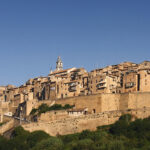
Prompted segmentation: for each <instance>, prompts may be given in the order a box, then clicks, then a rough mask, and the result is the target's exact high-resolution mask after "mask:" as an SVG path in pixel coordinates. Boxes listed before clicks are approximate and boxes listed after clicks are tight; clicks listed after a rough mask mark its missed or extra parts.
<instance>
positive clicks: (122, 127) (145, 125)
mask: <svg viewBox="0 0 150 150" xmlns="http://www.w3.org/2000/svg"><path fill="white" fill-rule="evenodd" d="M131 120H132V116H131V115H123V116H121V117H120V119H119V120H118V121H117V122H116V123H114V124H112V125H109V126H102V127H98V128H97V130H96V131H89V130H85V131H83V132H81V133H76V134H70V135H64V136H61V135H58V136H57V137H52V136H50V135H48V134H47V133H45V132H43V131H34V132H31V133H30V132H28V131H25V130H24V129H23V128H22V127H17V128H15V130H14V131H13V133H12V135H11V139H10V140H7V139H5V138H4V137H3V136H0V150H149V149H150V117H149V118H146V119H137V120H135V121H131Z"/></svg>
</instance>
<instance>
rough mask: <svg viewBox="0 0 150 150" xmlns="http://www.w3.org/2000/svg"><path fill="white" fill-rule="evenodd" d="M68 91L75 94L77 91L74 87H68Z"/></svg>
mask: <svg viewBox="0 0 150 150" xmlns="http://www.w3.org/2000/svg"><path fill="white" fill-rule="evenodd" d="M68 90H69V92H75V91H76V90H77V89H76V86H70V87H69V88H68Z"/></svg>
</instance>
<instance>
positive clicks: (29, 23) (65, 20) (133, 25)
mask: <svg viewBox="0 0 150 150" xmlns="http://www.w3.org/2000/svg"><path fill="white" fill-rule="evenodd" d="M58 55H60V56H61V57H62V60H63V62H64V68H70V67H84V68H86V69H87V70H88V71H90V70H92V69H94V68H98V67H99V68H100V67H104V66H107V65H111V64H118V63H120V62H123V61H132V62H135V63H140V62H142V61H144V60H150V0H0V85H7V84H14V85H17V86H18V85H21V84H23V83H24V82H25V81H27V80H28V79H29V78H34V77H38V76H46V75H48V73H49V70H50V68H51V67H52V68H53V69H55V62H56V59H57V56H58Z"/></svg>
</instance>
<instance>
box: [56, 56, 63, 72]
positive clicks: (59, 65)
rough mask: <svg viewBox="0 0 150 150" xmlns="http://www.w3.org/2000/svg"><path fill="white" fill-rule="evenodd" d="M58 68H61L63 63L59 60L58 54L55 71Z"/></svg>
mask: <svg viewBox="0 0 150 150" xmlns="http://www.w3.org/2000/svg"><path fill="white" fill-rule="evenodd" d="M59 70H63V63H62V61H61V58H60V56H58V58H57V62H56V71H59Z"/></svg>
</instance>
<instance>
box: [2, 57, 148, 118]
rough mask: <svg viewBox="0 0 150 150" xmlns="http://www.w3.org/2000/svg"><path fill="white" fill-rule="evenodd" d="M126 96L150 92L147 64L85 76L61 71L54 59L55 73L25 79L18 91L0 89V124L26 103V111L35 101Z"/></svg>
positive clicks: (77, 70)
mask: <svg viewBox="0 0 150 150" xmlns="http://www.w3.org/2000/svg"><path fill="white" fill-rule="evenodd" d="M126 92H150V62H149V61H144V62H142V63H140V64H135V63H131V62H124V63H121V64H118V65H112V66H107V67H105V68H100V69H94V70H92V71H91V72H87V71H86V70H85V69H84V68H70V69H65V70H64V69H63V63H62V60H61V58H60V57H58V59H57V62H56V70H55V71H53V72H52V71H50V74H49V75H48V76H46V77H38V78H34V79H29V80H28V81H27V82H26V83H25V84H24V85H21V86H20V87H15V86H12V85H8V86H0V114H1V116H0V118H1V119H0V121H2V120H3V115H6V116H11V115H13V114H15V113H17V109H18V107H20V106H21V105H23V104H24V103H28V105H26V107H27V106H28V107H32V105H33V103H34V102H35V101H42V100H57V99H64V98H68V97H74V96H82V95H91V94H99V93H126ZM31 104H32V105H31ZM29 110H30V109H29ZM29 113H30V111H29V112H27V114H29Z"/></svg>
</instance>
